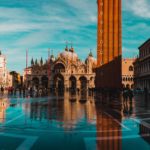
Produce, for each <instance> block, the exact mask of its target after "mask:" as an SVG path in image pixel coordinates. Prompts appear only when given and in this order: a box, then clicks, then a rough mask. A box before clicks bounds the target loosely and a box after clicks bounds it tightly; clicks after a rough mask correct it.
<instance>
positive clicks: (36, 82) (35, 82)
mask: <svg viewBox="0 0 150 150" xmlns="http://www.w3.org/2000/svg"><path fill="white" fill-rule="evenodd" d="M32 83H33V86H35V87H36V88H38V87H39V79H38V78H37V77H34V78H33V79H32Z"/></svg>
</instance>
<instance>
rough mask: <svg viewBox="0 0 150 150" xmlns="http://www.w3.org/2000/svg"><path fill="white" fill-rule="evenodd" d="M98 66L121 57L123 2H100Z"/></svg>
mask: <svg viewBox="0 0 150 150" xmlns="http://www.w3.org/2000/svg"><path fill="white" fill-rule="evenodd" d="M97 3H98V33H97V38H98V39H97V59H98V66H101V65H103V64H106V63H108V62H110V61H112V60H113V59H114V58H115V57H117V56H119V55H121V0H98V2H97Z"/></svg>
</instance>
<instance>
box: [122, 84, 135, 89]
mask: <svg viewBox="0 0 150 150" xmlns="http://www.w3.org/2000/svg"><path fill="white" fill-rule="evenodd" d="M122 87H123V88H130V89H133V88H134V85H133V84H131V85H130V84H122Z"/></svg>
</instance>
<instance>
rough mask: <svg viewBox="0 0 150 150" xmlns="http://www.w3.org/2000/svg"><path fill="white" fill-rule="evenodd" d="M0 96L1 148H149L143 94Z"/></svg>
mask: <svg viewBox="0 0 150 150" xmlns="http://www.w3.org/2000/svg"><path fill="white" fill-rule="evenodd" d="M105 99H106V101H108V100H109V97H103V98H102V101H101V100H100V99H95V98H94V96H89V95H86V97H85V98H83V97H82V96H80V95H74V96H72V95H70V94H69V93H68V92H66V93H64V95H51V96H48V97H35V98H33V97H25V98H23V97H19V96H14V97H13V96H11V97H7V96H3V97H1V98H0V150H13V149H14V150H15V149H17V150H23V149H24V150H29V149H32V150H41V149H43V150H141V149H143V150H149V149H150V106H149V104H148V103H147V104H145V102H144V100H143V98H142V96H137V97H135V99H134V100H133V102H132V103H129V102H128V103H127V104H123V103H122V101H121V98H119V99H114V100H112V99H111V101H112V102H111V103H110V104H109V105H108V104H106V103H105V102H106V101H105Z"/></svg>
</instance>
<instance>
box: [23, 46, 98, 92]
mask: <svg viewBox="0 0 150 150" xmlns="http://www.w3.org/2000/svg"><path fill="white" fill-rule="evenodd" d="M96 66H97V60H96V59H95V58H94V57H93V55H92V52H90V53H89V55H88V56H87V58H86V60H85V62H83V61H81V60H80V59H79V57H78V55H77V54H76V53H75V50H74V48H73V47H72V46H71V48H70V49H69V48H68V46H66V48H65V50H64V51H63V52H61V53H59V54H58V56H57V57H55V56H54V55H51V56H50V57H49V59H48V60H46V62H43V59H42V58H41V60H39V61H38V60H37V59H36V60H33V59H32V60H31V66H30V67H27V68H25V69H24V75H23V78H24V84H25V86H26V87H33V88H36V89H39V88H46V89H51V90H53V91H56V90H60V91H66V90H67V91H68V90H75V91H80V90H85V91H86V90H89V89H94V88H95V68H96Z"/></svg>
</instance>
